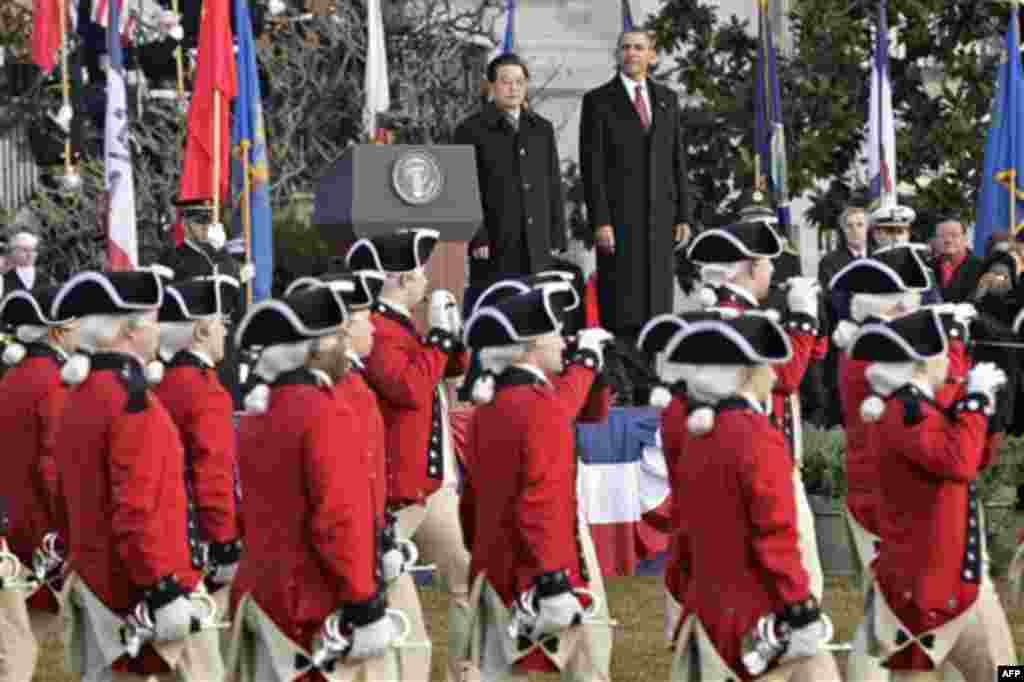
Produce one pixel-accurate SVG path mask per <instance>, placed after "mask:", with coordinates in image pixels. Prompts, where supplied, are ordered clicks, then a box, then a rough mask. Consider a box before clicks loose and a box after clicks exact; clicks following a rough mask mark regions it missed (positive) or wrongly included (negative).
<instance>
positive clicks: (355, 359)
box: [345, 351, 366, 369]
mask: <svg viewBox="0 0 1024 682" xmlns="http://www.w3.org/2000/svg"><path fill="white" fill-rule="evenodd" d="M345 355H347V356H348V359H349V360H350V361H351V362H352V366H353V367H358V368H359V369H364V368H365V367H366V365H364V364H363V359H362V358H360V357H359V356H358V355H356V354H355V353H354V352H353V351H345Z"/></svg>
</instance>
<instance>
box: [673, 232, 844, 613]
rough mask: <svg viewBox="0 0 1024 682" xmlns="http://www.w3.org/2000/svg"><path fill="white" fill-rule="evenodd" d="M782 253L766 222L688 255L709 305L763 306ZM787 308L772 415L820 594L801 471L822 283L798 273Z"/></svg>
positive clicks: (706, 239)
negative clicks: (804, 399) (789, 459)
mask: <svg viewBox="0 0 1024 682" xmlns="http://www.w3.org/2000/svg"><path fill="white" fill-rule="evenodd" d="M780 253H782V242H781V240H780V239H779V236H778V235H777V234H776V233H775V230H773V229H772V228H771V226H770V225H769V224H768V223H766V222H764V221H755V222H744V223H735V224H733V225H729V226H727V227H724V228H715V229H711V230H706V231H704V232H701V233H700V234H699V235H697V237H695V238H694V240H693V242H692V243H691V245H690V250H689V252H688V254H687V257H688V258H689V259H690V260H691V261H692V262H694V263H696V264H697V265H699V266H700V273H701V278H702V279H703V280H704V281H705V282H706V286H705V287H704V288H702V289H701V290H700V293H699V295H700V297H701V299H702V302H703V304H704V306H705V307H712V306H718V307H723V308H735V309H736V310H739V311H741V312H745V311H748V310H758V309H759V308H760V307H761V301H762V300H763V299H764V298H765V297H766V296H767V295H768V292H769V289H770V287H771V281H772V271H773V266H772V259H774V258H776V257H777V256H778V255H779V254H780ZM785 286H786V289H787V291H786V310H785V311H782V313H783V314H782V315H781V316H782V318H783V319H782V324H783V326H784V328H785V329H786V333H787V334H788V335H789V340H790V343H791V345H792V347H793V354H792V356H791V357H790V359H789V360H788V361H787V362H785V363H784V364H782V365H779V366H778V367H776V368H775V372H776V374H777V375H778V378H779V380H778V382H777V383H776V384H775V388H774V389H773V392H772V400H771V409H770V414H771V417H772V420H773V421H774V422H775V423H776V424H777V425H778V428H779V430H781V431H782V433H783V435H784V436H785V437H786V443H787V444H788V445H789V448H790V452H791V453H792V456H793V459H794V460H795V461H796V464H797V466H796V467H794V469H793V476H794V478H793V487H794V489H795V490H796V499H797V511H798V518H799V523H798V528H799V529H800V542H801V543H802V546H803V547H804V551H803V554H804V557H805V559H806V560H807V561H809V562H810V564H809V565H810V573H811V591H812V592H813V593H814V595H815V596H816V597H818V598H819V599H820V598H821V594H822V590H823V589H824V585H825V579H824V577H823V575H822V571H821V562H820V561H819V559H818V543H817V538H816V537H815V533H814V515H813V514H812V513H811V507H810V503H809V502H808V501H807V493H806V491H805V490H804V485H803V479H802V477H801V475H800V462H801V448H802V433H801V420H800V399H799V391H800V383H801V382H802V381H803V377H804V373H805V372H806V370H807V365H808V363H809V362H810V361H811V357H812V356H813V354H814V352H815V347H816V345H817V334H818V319H817V317H816V316H817V314H818V300H817V299H818V288H819V287H818V283H817V281H816V280H813V279H809V278H804V277H795V278H793V279H790V280H788V281H787V282H786V284H785Z"/></svg>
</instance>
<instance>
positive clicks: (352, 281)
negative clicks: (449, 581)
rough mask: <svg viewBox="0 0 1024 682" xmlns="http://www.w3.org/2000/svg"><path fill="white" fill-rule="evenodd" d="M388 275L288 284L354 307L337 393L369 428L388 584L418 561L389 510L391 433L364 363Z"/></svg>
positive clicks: (363, 273) (375, 273) (291, 289)
mask: <svg viewBox="0 0 1024 682" xmlns="http://www.w3.org/2000/svg"><path fill="white" fill-rule="evenodd" d="M384 279H385V275H384V273H383V272H380V271H376V270H360V271H358V272H354V273H331V274H329V275H324V276H323V277H321V278H320V279H316V278H313V277H300V278H299V279H297V280H295V281H294V282H292V283H291V284H290V285H289V286H288V292H296V291H302V290H305V289H307V288H309V287H312V286H325V285H326V286H329V287H332V288H333V289H334V290H335V292H336V293H337V294H338V295H339V296H340V297H341V299H342V301H344V303H345V307H346V308H348V311H349V321H348V323H347V324H346V325H345V329H344V333H343V335H342V336H343V339H344V343H345V350H346V353H347V355H348V359H349V363H350V367H349V371H348V372H347V373H346V374H345V376H344V377H343V378H342V379H341V380H340V381H338V383H337V386H336V393H338V395H339V396H340V397H341V399H342V400H343V401H344V402H346V403H348V404H349V405H351V406H352V408H353V409H354V410H355V412H356V414H358V415H360V417H361V419H362V422H361V425H362V426H363V428H364V429H365V433H366V440H367V443H368V446H367V449H368V452H369V453H370V461H371V466H372V472H371V490H372V492H373V509H374V518H375V521H374V523H375V528H376V529H377V534H378V538H379V542H378V544H377V551H378V554H379V555H380V565H379V568H378V571H379V577H380V579H381V580H383V581H384V583H385V584H386V585H390V584H391V583H393V582H394V581H395V580H397V579H398V577H399V576H400V575H402V573H404V572H405V571H406V570H407V569H408V568H409V567H410V566H411V565H412V564H413V563H414V561H415V559H416V554H415V549H414V545H412V544H411V543H408V542H404V543H399V542H398V535H397V528H396V521H397V519H396V518H395V515H394V514H392V513H390V512H389V511H387V456H386V451H385V440H386V437H387V432H386V430H385V427H384V417H383V416H382V415H381V412H380V403H379V402H378V401H377V395H376V394H375V393H374V392H373V389H371V388H370V386H369V384H367V383H366V376H365V372H366V366H365V365H364V364H363V360H364V359H365V358H366V357H367V356H369V354H370V352H371V351H372V350H373V323H372V322H371V321H370V310H371V308H372V307H373V304H374V303H375V302H376V301H377V297H378V296H380V291H381V288H382V287H383V286H384ZM349 285H351V286H349ZM286 295H287V294H286Z"/></svg>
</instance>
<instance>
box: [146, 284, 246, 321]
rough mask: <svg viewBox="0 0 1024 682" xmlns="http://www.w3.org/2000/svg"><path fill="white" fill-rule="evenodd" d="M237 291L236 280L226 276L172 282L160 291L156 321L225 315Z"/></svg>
mask: <svg viewBox="0 0 1024 682" xmlns="http://www.w3.org/2000/svg"><path fill="white" fill-rule="evenodd" d="M240 289H241V285H240V284H239V283H238V280H236V279H234V278H233V277H228V276H227V275H215V276H213V277H199V278H196V279H188V280H183V281H181V282H174V283H173V284H169V285H167V286H166V287H165V288H164V302H163V304H162V305H161V306H160V315H159V319H160V321H161V322H193V321H195V320H201V319H203V318H206V317H212V316H215V315H228V314H230V313H231V311H232V310H234V308H235V305H236V304H237V302H238V292H239V290H240Z"/></svg>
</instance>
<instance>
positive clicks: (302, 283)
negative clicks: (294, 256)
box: [284, 276, 323, 297]
mask: <svg viewBox="0 0 1024 682" xmlns="http://www.w3.org/2000/svg"><path fill="white" fill-rule="evenodd" d="M321 284H323V282H321V281H320V280H318V279H317V278H316V277H309V276H306V277H299V278H298V279H297V280H295V281H294V282H292V283H291V284H289V285H288V288H287V289H285V290H284V295H285V297H288V296H291V295H292V294H294V293H295V292H296V291H297V290H298V289H300V288H302V289H308V288H310V287H315V286H319V285H321Z"/></svg>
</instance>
